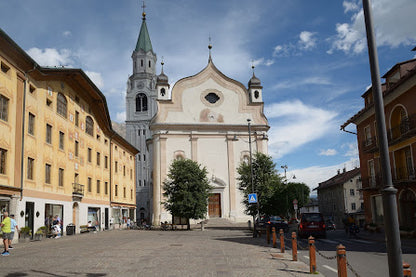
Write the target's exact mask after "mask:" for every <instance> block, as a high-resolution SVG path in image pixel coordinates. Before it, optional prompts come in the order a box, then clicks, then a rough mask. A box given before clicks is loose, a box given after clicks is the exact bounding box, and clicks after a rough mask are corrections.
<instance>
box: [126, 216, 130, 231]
mask: <svg viewBox="0 0 416 277" xmlns="http://www.w3.org/2000/svg"><path fill="white" fill-rule="evenodd" d="M130 224H131V220H130V217H128V218H127V230H130Z"/></svg>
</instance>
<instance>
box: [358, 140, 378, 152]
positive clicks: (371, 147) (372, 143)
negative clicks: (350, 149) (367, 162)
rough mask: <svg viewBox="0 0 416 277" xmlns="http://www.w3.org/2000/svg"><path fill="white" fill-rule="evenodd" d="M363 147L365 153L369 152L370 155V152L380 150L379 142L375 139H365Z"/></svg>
mask: <svg viewBox="0 0 416 277" xmlns="http://www.w3.org/2000/svg"><path fill="white" fill-rule="evenodd" d="M361 146H362V149H363V151H364V152H367V153H369V152H375V151H377V149H378V145H377V140H376V138H375V137H374V138H368V139H365V140H364V141H363V142H362V144H361Z"/></svg>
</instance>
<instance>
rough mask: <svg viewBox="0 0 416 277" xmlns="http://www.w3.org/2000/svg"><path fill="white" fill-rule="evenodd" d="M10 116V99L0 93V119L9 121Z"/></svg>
mask: <svg viewBox="0 0 416 277" xmlns="http://www.w3.org/2000/svg"><path fill="white" fill-rule="evenodd" d="M8 117H9V99H8V98H7V97H5V96H3V95H1V94H0V119H1V120H4V121H7V120H8Z"/></svg>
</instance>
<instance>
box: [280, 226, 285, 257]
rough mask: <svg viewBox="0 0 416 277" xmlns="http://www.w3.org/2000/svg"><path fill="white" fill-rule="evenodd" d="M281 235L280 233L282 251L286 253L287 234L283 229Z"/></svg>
mask: <svg viewBox="0 0 416 277" xmlns="http://www.w3.org/2000/svg"><path fill="white" fill-rule="evenodd" d="M279 235H280V252H281V253H285V234H284V233H283V229H280V231H279Z"/></svg>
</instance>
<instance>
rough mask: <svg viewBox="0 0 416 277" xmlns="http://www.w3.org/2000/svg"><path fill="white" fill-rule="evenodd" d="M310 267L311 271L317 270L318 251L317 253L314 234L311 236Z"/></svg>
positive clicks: (312, 272)
mask: <svg viewBox="0 0 416 277" xmlns="http://www.w3.org/2000/svg"><path fill="white" fill-rule="evenodd" d="M308 241H309V269H310V273H311V274H314V273H315V272H316V253H315V240H314V238H313V237H312V236H310V237H309V239H308Z"/></svg>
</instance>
